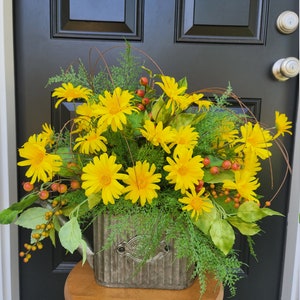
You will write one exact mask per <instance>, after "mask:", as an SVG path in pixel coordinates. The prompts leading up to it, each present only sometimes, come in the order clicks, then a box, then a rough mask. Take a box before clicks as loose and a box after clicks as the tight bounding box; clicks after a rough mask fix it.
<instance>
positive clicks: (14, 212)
mask: <svg viewBox="0 0 300 300" xmlns="http://www.w3.org/2000/svg"><path fill="white" fill-rule="evenodd" d="M38 198H39V197H38V194H37V193H33V194H28V195H26V196H25V197H23V198H22V199H21V200H20V201H19V202H16V203H13V204H12V205H11V206H10V207H9V208H6V209H4V210H2V211H0V224H11V223H12V222H13V221H14V220H15V219H16V217H17V216H18V214H19V213H20V212H22V211H23V210H24V209H25V208H27V207H29V206H30V205H32V204H33V203H34V202H35V201H36V200H37V199H38Z"/></svg>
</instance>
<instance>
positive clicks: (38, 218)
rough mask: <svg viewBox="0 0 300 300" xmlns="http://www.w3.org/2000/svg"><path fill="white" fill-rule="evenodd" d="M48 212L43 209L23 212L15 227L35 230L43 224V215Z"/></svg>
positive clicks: (36, 208)
mask: <svg viewBox="0 0 300 300" xmlns="http://www.w3.org/2000/svg"><path fill="white" fill-rule="evenodd" d="M48 211H49V210H48V209H46V208H43V207H33V208H29V209H27V210H25V211H24V212H23V213H22V214H21V215H20V216H19V218H18V219H17V221H16V222H15V224H16V225H18V226H21V227H24V228H29V229H35V228H36V225H40V224H43V223H45V213H46V212H48Z"/></svg>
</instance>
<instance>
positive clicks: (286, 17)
mask: <svg viewBox="0 0 300 300" xmlns="http://www.w3.org/2000/svg"><path fill="white" fill-rule="evenodd" d="M298 24H299V18H298V15H297V14H296V13H294V12H293V11H289V10H287V11H284V12H283V13H281V14H280V15H279V16H278V18H277V22H276V25H277V29H278V30H279V32H281V33H283V34H290V33H292V32H294V31H295V30H296V29H297V28H298Z"/></svg>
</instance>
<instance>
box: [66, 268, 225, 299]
mask: <svg viewBox="0 0 300 300" xmlns="http://www.w3.org/2000/svg"><path fill="white" fill-rule="evenodd" d="M199 291H200V289H199V282H198V280H195V282H194V283H193V284H192V285H191V286H190V287H188V288H187V289H184V290H156V289H133V288H109V287H103V286H100V285H98V284H97V283H96V281H95V278H94V273H93V270H92V269H91V267H90V266H89V264H88V263H85V264H84V265H83V266H82V264H81V262H79V263H78V264H77V265H76V266H75V267H74V269H73V270H72V271H71V272H70V274H69V276H68V278H67V280H66V283H65V292H64V293H65V300H199V298H200V294H199ZM223 293H224V292H223V288H222V287H220V286H219V285H217V282H216V281H213V280H212V281H211V282H210V283H209V284H208V286H207V291H206V293H205V294H204V296H203V297H202V298H201V300H222V299H223Z"/></svg>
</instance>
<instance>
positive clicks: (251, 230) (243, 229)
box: [227, 216, 260, 235]
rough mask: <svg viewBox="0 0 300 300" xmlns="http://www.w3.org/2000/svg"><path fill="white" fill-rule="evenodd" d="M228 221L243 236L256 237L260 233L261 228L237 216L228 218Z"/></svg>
mask: <svg viewBox="0 0 300 300" xmlns="http://www.w3.org/2000/svg"><path fill="white" fill-rule="evenodd" d="M227 221H228V222H229V223H230V224H231V225H232V226H234V227H236V228H237V229H238V230H239V231H240V233H241V234H243V235H255V234H257V233H259V232H260V227H259V226H258V225H257V224H256V223H247V222H244V221H243V220H242V219H240V218H239V217H237V216H234V217H230V218H227Z"/></svg>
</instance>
